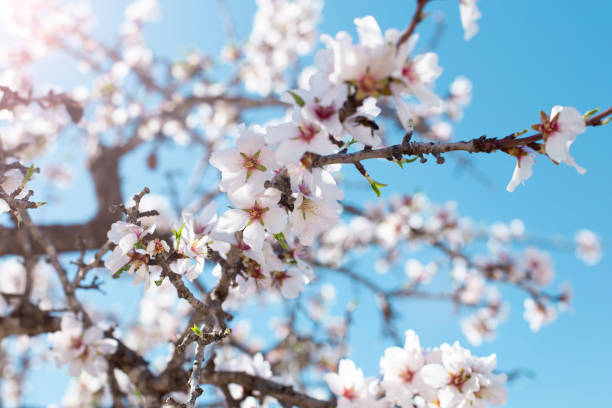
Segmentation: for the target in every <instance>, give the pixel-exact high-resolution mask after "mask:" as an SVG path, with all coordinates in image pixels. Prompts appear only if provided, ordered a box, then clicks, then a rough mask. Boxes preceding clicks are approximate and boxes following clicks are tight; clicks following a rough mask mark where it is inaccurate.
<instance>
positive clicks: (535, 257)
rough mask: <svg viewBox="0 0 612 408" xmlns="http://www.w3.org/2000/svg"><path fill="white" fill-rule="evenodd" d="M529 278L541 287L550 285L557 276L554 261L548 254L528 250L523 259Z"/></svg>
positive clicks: (531, 249) (536, 250) (532, 249)
mask: <svg viewBox="0 0 612 408" xmlns="http://www.w3.org/2000/svg"><path fill="white" fill-rule="evenodd" d="M522 265H523V268H524V269H525V272H526V273H527V276H528V277H529V278H530V279H531V280H533V281H534V282H535V283H536V284H538V285H540V286H544V285H548V284H549V283H550V282H551V281H552V280H553V278H554V276H555V271H554V267H553V262H552V259H551V258H550V255H549V254H548V253H547V252H543V251H539V250H538V249H536V248H527V249H526V250H525V255H524V256H523V259H522Z"/></svg>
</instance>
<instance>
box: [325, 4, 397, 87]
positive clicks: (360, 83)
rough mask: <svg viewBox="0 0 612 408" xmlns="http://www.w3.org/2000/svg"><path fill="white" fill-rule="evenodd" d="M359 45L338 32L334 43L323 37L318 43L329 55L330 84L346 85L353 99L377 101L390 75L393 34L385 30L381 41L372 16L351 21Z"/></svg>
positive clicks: (380, 35) (393, 43) (393, 48)
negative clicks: (330, 65) (331, 55)
mask: <svg viewBox="0 0 612 408" xmlns="http://www.w3.org/2000/svg"><path fill="white" fill-rule="evenodd" d="M355 25H356V26H357V32H358V34H359V40H360V42H359V44H356V45H355V44H353V39H352V37H351V36H350V35H349V34H347V33H346V32H340V33H338V34H337V35H336V38H335V39H332V38H331V37H329V36H326V35H323V36H322V37H321V40H322V41H323V42H324V43H325V44H326V45H327V47H328V48H329V49H331V50H332V52H333V61H334V70H333V72H331V73H330V75H329V79H330V81H331V82H332V83H334V84H342V83H348V84H350V85H352V86H353V87H354V88H355V89H356V97H357V99H364V98H365V97H368V96H373V97H375V98H378V96H379V95H380V94H381V93H385V92H387V91H386V88H387V87H388V84H389V78H390V76H391V72H392V71H393V56H394V54H395V41H394V40H395V39H396V37H397V31H392V30H388V31H387V33H386V34H385V37H383V35H382V32H381V30H380V27H379V26H378V23H377V22H376V20H375V19H374V17H372V16H366V17H364V18H357V19H355Z"/></svg>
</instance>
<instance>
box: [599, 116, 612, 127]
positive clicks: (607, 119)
mask: <svg viewBox="0 0 612 408" xmlns="http://www.w3.org/2000/svg"><path fill="white" fill-rule="evenodd" d="M610 121H612V116H610V117H608V118H605V119H604V120H602V121H601V125H602V126H603V125H607V124H608V123H610Z"/></svg>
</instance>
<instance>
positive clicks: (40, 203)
mask: <svg viewBox="0 0 612 408" xmlns="http://www.w3.org/2000/svg"><path fill="white" fill-rule="evenodd" d="M46 204H47V202H46V201H39V202H37V203H36V208H38V207H42V206H43V205H46Z"/></svg>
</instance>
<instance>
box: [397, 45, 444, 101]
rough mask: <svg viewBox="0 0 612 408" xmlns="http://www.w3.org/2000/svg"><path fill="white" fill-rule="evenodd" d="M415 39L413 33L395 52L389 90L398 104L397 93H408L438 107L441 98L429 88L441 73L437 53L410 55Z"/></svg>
mask: <svg viewBox="0 0 612 408" xmlns="http://www.w3.org/2000/svg"><path fill="white" fill-rule="evenodd" d="M417 39H418V36H417V35H413V36H412V37H410V39H409V40H408V41H406V42H404V43H403V44H402V45H401V46H400V48H399V50H398V52H397V55H396V56H395V62H394V64H395V66H396V68H395V69H394V71H393V80H394V82H393V84H392V85H391V91H392V92H393V95H395V96H396V104H398V105H399V104H400V103H399V102H398V100H397V99H398V97H399V95H402V94H410V95H414V96H416V97H417V98H419V100H420V101H421V102H423V103H424V104H425V105H427V106H429V107H433V108H436V107H440V106H441V105H442V100H441V99H440V97H439V96H438V95H436V94H435V93H434V92H433V91H432V90H431V88H432V86H433V84H434V82H435V81H436V79H438V77H439V76H440V75H441V74H442V68H440V66H439V65H438V55H437V54H435V53H433V52H427V53H424V54H417V55H415V56H414V57H411V56H410V54H411V53H412V50H413V48H414V46H415V44H416V41H417Z"/></svg>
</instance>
